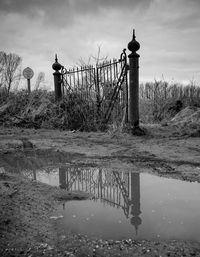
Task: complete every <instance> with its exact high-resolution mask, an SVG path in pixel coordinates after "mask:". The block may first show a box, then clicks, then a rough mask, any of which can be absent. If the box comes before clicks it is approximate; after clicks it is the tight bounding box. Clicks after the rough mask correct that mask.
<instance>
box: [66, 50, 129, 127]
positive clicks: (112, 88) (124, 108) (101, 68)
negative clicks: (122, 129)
mask: <svg viewBox="0 0 200 257" xmlns="http://www.w3.org/2000/svg"><path fill="white" fill-rule="evenodd" d="M127 70H128V69H127V56H126V49H124V50H123V52H122V53H121V55H120V58H119V60H116V59H113V60H110V61H104V62H102V63H98V64H96V65H95V66H94V65H87V66H81V67H75V68H72V69H66V68H65V67H63V66H62V68H61V74H62V93H63V94H67V93H69V92H76V94H77V95H78V96H79V97H80V98H81V99H82V100H85V101H89V102H90V104H89V106H90V107H91V108H93V109H94V115H95V116H96V119H97V120H99V121H101V122H103V123H105V124H106V123H108V122H109V121H110V120H112V121H113V120H121V119H122V118H125V120H126V121H128V81H127Z"/></svg>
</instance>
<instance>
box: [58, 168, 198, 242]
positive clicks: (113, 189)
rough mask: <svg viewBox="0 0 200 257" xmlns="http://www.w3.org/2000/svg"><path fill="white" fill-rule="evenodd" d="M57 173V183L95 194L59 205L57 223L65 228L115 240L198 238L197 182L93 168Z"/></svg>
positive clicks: (64, 186) (90, 235)
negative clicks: (81, 199)
mask: <svg viewBox="0 0 200 257" xmlns="http://www.w3.org/2000/svg"><path fill="white" fill-rule="evenodd" d="M75 174H76V175H75ZM59 175H60V176H59V178H60V185H61V187H63V188H68V189H69V190H82V191H87V192H91V193H93V194H94V195H95V199H93V200H84V201H69V202H65V204H63V205H61V206H60V207H59V209H58V211H57V212H56V214H57V215H63V219H61V220H59V223H60V224H61V226H62V228H65V229H66V230H70V231H72V232H74V233H81V234H85V235H87V236H89V237H100V238H102V239H114V240H120V239H124V238H133V239H136V238H137V239H182V240H198V241H200V204H199V203H200V185H199V184H198V183H190V182H184V181H179V180H175V179H168V178H161V177H158V176H154V175H150V174H139V173H126V172H124V173H123V172H117V171H114V172H112V173H111V172H108V171H106V170H103V169H95V168H93V169H88V170H83V171H82V172H80V171H79V172H78V173H77V172H75V171H72V170H68V171H66V170H65V171H64V170H63V171H62V170H61V171H60V172H59ZM73 176H74V177H73ZM65 181H66V182H65Z"/></svg>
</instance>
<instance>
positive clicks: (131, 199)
mask: <svg viewBox="0 0 200 257" xmlns="http://www.w3.org/2000/svg"><path fill="white" fill-rule="evenodd" d="M59 184H60V188H62V189H66V190H68V191H74V190H78V191H84V192H88V193H91V194H93V195H94V196H95V199H100V200H101V202H103V203H104V204H107V205H110V206H113V207H116V208H122V210H123V212H124V214H125V216H126V218H127V219H129V220H130V222H131V224H132V225H133V226H134V227H135V230H136V234H137V231H138V227H139V225H140V224H141V223H142V219H141V218H140V214H141V210H140V174H139V173H132V172H118V171H112V172H111V171H107V170H105V169H100V168H84V169H82V168H77V167H73V168H66V167H61V168H59Z"/></svg>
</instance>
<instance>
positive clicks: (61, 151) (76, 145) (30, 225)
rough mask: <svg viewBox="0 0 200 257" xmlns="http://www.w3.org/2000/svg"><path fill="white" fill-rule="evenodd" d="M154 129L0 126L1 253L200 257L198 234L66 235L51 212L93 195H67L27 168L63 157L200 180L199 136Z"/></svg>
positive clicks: (86, 163)
mask: <svg viewBox="0 0 200 257" xmlns="http://www.w3.org/2000/svg"><path fill="white" fill-rule="evenodd" d="M148 129H149V131H151V132H150V133H149V134H148V135H147V136H143V137H134V136H131V135H128V134H121V133H99V132H96V133H80V132H75V133H74V132H71V131H55V130H54V131H53V130H52V131H50V130H31V129H30V130H29V129H27V130H21V129H18V128H14V129H7V128H1V132H0V173H1V174H0V185H1V186H0V198H1V201H0V210H1V215H0V217H1V218H0V231H1V233H0V246H1V247H0V249H1V250H0V253H1V254H0V256H71V257H72V256H200V244H199V242H198V241H195V240H193V241H182V240H133V239H130V238H127V239H123V240H120V241H117V240H103V239H102V240H100V239H90V238H88V237H87V236H85V235H81V234H74V233H66V231H63V230H62V228H60V229H58V226H57V221H56V220H53V219H51V218H50V217H52V213H53V212H54V211H55V209H56V207H57V205H58V202H59V203H60V201H65V200H70V199H78V200H79V199H82V198H83V199H86V198H90V197H91V195H81V194H82V193H80V192H76V193H74V192H66V190H65V192H64V193H63V190H61V189H59V188H58V187H54V186H50V185H47V184H44V183H41V182H38V181H34V180H33V178H31V179H30V177H29V178H28V177H24V176H23V174H21V171H22V170H24V171H31V170H38V169H39V170H41V169H42V168H44V166H45V167H46V166H48V167H49V168H50V169H53V168H56V163H58V162H59V163H61V164H63V165H67V166H69V167H71V166H77V167H101V168H106V169H107V170H108V171H109V170H110V171H112V170H115V171H127V172H139V173H140V172H147V173H152V174H157V175H159V176H164V177H169V178H175V179H179V180H185V181H196V182H198V183H199V182H200V154H199V151H200V148H199V145H200V139H199V138H189V137H176V136H175V135H174V134H173V130H170V128H168V127H167V128H166V130H165V128H160V127H154V128H152V127H151V128H148ZM24 138H25V139H26V140H27V141H28V142H30V143H31V144H28V143H26V142H27V141H26V140H24ZM24 156H25V159H26V162H24ZM61 192H62V193H61Z"/></svg>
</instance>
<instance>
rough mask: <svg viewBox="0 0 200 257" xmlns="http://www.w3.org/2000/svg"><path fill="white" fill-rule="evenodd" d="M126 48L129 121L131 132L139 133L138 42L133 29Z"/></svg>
mask: <svg viewBox="0 0 200 257" xmlns="http://www.w3.org/2000/svg"><path fill="white" fill-rule="evenodd" d="M128 49H129V50H130V51H131V53H130V54H129V55H128V57H129V108H128V110H129V113H128V116H129V122H130V125H131V128H132V133H133V134H136V135H140V134H141V132H142V130H141V129H140V128H139V57H140V56H139V54H137V53H136V51H138V50H139V49H140V44H139V43H138V42H137V41H136V40H135V30H133V38H132V40H131V41H130V42H129V43H128Z"/></svg>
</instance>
